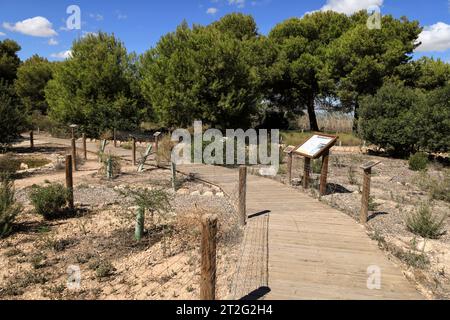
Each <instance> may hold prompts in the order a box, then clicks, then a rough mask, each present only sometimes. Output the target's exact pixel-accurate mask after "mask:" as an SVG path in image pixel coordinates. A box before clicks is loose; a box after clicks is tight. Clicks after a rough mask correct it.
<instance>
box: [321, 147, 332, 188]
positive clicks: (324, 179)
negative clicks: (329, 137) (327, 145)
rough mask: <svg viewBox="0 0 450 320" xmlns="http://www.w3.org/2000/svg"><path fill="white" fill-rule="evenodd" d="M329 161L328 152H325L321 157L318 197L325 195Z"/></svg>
mask: <svg viewBox="0 0 450 320" xmlns="http://www.w3.org/2000/svg"><path fill="white" fill-rule="evenodd" d="M329 159H330V151H329V150H327V151H325V153H324V154H323V156H322V172H321V174H320V195H321V196H324V195H326V193H327V180H328V162H329Z"/></svg>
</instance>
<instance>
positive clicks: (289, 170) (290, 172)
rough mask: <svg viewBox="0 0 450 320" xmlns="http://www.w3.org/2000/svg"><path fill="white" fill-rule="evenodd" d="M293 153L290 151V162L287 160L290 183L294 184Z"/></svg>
mask: <svg viewBox="0 0 450 320" xmlns="http://www.w3.org/2000/svg"><path fill="white" fill-rule="evenodd" d="M293 158H294V157H293V155H292V152H290V153H288V162H287V179H288V184H289V185H291V184H292V161H293Z"/></svg>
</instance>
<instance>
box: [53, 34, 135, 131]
mask: <svg viewBox="0 0 450 320" xmlns="http://www.w3.org/2000/svg"><path fill="white" fill-rule="evenodd" d="M136 80H137V79H136V73H135V70H134V67H133V65H132V57H130V55H128V54H127V50H126V49H125V47H124V45H123V43H122V42H120V41H119V40H118V39H117V38H116V37H115V36H114V35H108V34H106V33H103V32H100V33H98V34H90V35H88V36H86V37H84V38H82V39H79V40H77V41H75V42H74V44H73V47H72V54H71V57H70V58H69V59H67V60H66V61H65V62H63V63H61V64H59V65H58V66H57V67H56V68H55V70H54V76H53V80H50V81H49V83H48V85H47V88H46V90H45V96H46V100H47V103H48V105H49V114H50V116H51V117H52V118H54V119H55V120H57V121H59V122H60V123H63V124H70V123H76V124H79V125H81V127H82V130H84V131H86V132H87V133H88V134H90V135H92V136H98V135H99V134H100V133H101V132H102V131H104V130H108V129H112V128H117V129H122V130H128V129H133V128H135V127H136V126H137V125H138V124H139V120H140V119H139V117H140V107H141V106H140V104H139V102H140V100H139V97H137V96H136V91H135V90H134V88H135V87H136V86H135V85H134V84H133V82H134V81H136Z"/></svg>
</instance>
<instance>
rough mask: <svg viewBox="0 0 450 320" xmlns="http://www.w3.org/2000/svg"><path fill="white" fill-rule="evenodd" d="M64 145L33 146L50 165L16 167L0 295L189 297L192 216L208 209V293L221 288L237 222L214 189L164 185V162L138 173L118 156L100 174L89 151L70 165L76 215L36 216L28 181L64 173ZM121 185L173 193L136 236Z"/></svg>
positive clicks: (195, 293) (227, 277) (229, 273)
mask: <svg viewBox="0 0 450 320" xmlns="http://www.w3.org/2000/svg"><path fill="white" fill-rule="evenodd" d="M64 154H65V149H64V148H62V149H57V148H56V146H54V145H53V146H52V145H45V146H40V148H39V150H36V152H35V153H34V155H39V156H43V157H48V158H49V159H51V160H52V161H53V162H52V163H53V164H54V166H53V167H52V166H50V167H46V168H42V169H39V170H31V171H32V172H30V173H26V172H25V173H24V174H22V175H21V176H20V177H19V179H18V180H16V182H15V186H16V190H17V192H16V198H17V199H18V201H20V202H21V203H22V204H23V205H24V213H23V214H21V215H20V216H19V218H18V219H17V224H16V226H15V230H14V233H13V234H12V235H10V236H9V237H7V238H5V239H2V240H0V257H1V259H0V299H198V298H199V272H200V266H199V261H200V256H199V245H200V217H201V216H202V215H203V214H208V213H214V214H217V215H218V216H219V223H220V227H219V237H218V239H219V240H218V271H217V275H218V280H217V286H218V289H217V290H218V291H217V295H218V298H226V297H227V296H228V295H229V293H230V290H231V284H232V279H233V276H234V274H235V266H236V264H237V263H236V261H237V259H238V249H239V243H240V241H241V238H242V230H241V229H240V228H239V227H238V226H237V224H236V223H237V219H236V213H235V209H234V207H233V206H232V205H230V202H229V201H228V199H227V198H226V196H225V195H224V194H223V193H222V192H221V190H219V189H218V188H216V187H213V186H209V185H206V184H203V183H200V182H197V181H196V180H193V179H190V178H189V177H182V176H180V177H178V181H179V187H178V191H177V193H173V192H172V191H171V190H170V189H171V183H170V172H169V171H168V170H164V169H156V168H150V167H148V168H147V170H146V171H145V172H144V173H137V172H136V169H135V168H134V167H131V166H129V165H127V164H126V163H123V164H122V165H123V168H122V174H121V175H120V176H118V177H117V178H116V179H114V180H111V181H109V180H106V179H105V178H103V177H102V176H100V174H99V173H98V171H99V166H100V165H99V163H98V161H97V159H95V157H93V156H92V155H90V156H89V158H90V160H89V161H87V162H84V163H83V164H82V166H81V167H80V171H78V172H76V173H75V174H74V184H75V190H74V197H75V202H76V207H77V214H76V215H75V216H71V217H68V218H65V219H61V220H55V221H44V220H43V219H42V217H40V216H37V215H36V214H35V213H34V210H33V208H32V206H31V205H30V203H29V199H28V194H29V191H30V188H31V186H32V185H34V184H39V185H42V184H44V183H45V182H46V181H51V182H61V183H63V182H64V180H65V173H64V169H63V168H61V167H60V165H59V164H58V160H57V159H58V158H59V157H58V156H61V155H64ZM128 187H131V188H135V189H141V188H161V187H162V188H165V189H166V190H167V191H168V192H172V201H171V206H172V210H170V212H169V213H168V214H167V215H165V216H164V217H155V220H154V221H152V219H151V218H150V216H149V215H147V217H146V225H145V227H146V232H145V235H144V238H143V240H142V241H141V242H136V241H135V240H134V225H135V222H134V219H135V207H134V206H133V203H132V202H131V201H130V199H129V198H126V197H125V198H124V197H122V196H121V195H120V194H119V192H118V191H119V190H124V189H125V188H128ZM78 280H79V281H78Z"/></svg>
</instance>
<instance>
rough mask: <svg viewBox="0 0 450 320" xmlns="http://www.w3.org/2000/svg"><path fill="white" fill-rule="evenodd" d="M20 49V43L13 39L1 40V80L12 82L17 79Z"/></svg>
mask: <svg viewBox="0 0 450 320" xmlns="http://www.w3.org/2000/svg"><path fill="white" fill-rule="evenodd" d="M20 49H21V48H20V46H19V44H18V43H17V42H15V41H13V40H9V39H6V40H4V41H0V80H4V81H7V82H9V83H11V82H13V81H14V79H16V75H17V68H18V67H19V65H20V58H19V56H18V55H17V53H18V52H19V51H20Z"/></svg>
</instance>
